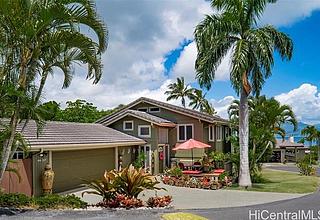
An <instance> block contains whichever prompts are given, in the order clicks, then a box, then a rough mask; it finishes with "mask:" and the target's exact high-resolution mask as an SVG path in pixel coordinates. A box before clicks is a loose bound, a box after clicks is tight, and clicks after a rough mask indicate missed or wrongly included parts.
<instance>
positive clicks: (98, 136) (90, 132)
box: [0, 119, 144, 147]
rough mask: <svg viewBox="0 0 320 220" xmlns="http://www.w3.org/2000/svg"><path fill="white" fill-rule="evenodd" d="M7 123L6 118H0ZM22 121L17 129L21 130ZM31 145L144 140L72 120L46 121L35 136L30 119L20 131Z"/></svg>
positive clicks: (128, 142) (124, 143) (35, 129)
mask: <svg viewBox="0 0 320 220" xmlns="http://www.w3.org/2000/svg"><path fill="white" fill-rule="evenodd" d="M0 120H1V122H5V124H8V122H9V121H8V120H5V119H0ZM21 129H22V123H21V124H19V126H18V128H17V131H18V132H21ZM22 134H23V136H24V137H25V139H26V140H27V141H28V142H29V144H30V145H31V147H33V146H40V145H43V146H44V145H79V144H80V145H81V144H83V145H84V144H88V145H90V144H112V143H119V144H123V145H130V144H131V143H140V144H143V143H144V141H143V140H141V139H139V138H136V137H133V136H130V135H127V134H124V133H122V132H120V131H117V130H114V129H112V128H108V127H105V126H103V125H101V124H94V123H72V122H56V121H48V122H46V124H45V126H44V127H43V130H42V131H41V133H40V135H39V137H37V126H36V123H35V121H33V120H31V121H30V122H29V123H28V124H27V126H26V127H25V129H24V131H23V132H22Z"/></svg>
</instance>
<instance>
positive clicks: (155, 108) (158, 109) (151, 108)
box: [149, 107, 160, 113]
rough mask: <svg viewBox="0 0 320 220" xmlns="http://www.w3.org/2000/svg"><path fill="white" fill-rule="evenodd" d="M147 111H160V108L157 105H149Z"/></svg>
mask: <svg viewBox="0 0 320 220" xmlns="http://www.w3.org/2000/svg"><path fill="white" fill-rule="evenodd" d="M149 112H150V113H156V112H160V108H159V107H150V108H149Z"/></svg>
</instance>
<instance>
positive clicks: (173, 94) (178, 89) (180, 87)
mask: <svg viewBox="0 0 320 220" xmlns="http://www.w3.org/2000/svg"><path fill="white" fill-rule="evenodd" d="M168 89H169V90H168V91H166V92H165V93H164V94H166V95H168V98H167V101H169V100H172V99H181V104H182V106H183V107H184V108H185V107H186V98H190V97H191V95H192V93H193V88H191V87H190V86H189V85H185V82H184V77H180V78H177V82H175V83H171V84H169V85H168Z"/></svg>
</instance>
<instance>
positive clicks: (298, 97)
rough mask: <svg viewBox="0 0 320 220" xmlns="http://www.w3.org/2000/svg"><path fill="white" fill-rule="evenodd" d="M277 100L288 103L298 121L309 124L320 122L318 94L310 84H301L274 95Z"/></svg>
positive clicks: (319, 96)
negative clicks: (286, 91)
mask: <svg viewBox="0 0 320 220" xmlns="http://www.w3.org/2000/svg"><path fill="white" fill-rule="evenodd" d="M275 98H276V99H277V100H278V101H279V102H281V103H283V104H287V105H290V106H291V107H292V109H293V111H294V112H295V114H296V116H297V119H298V120H299V121H302V122H305V123H311V124H317V123H320V94H319V92H318V88H317V87H316V86H314V85H311V84H308V83H306V84H302V85H301V86H300V87H299V88H296V89H293V90H291V91H289V92H288V93H282V94H280V95H277V96H276V97H275Z"/></svg>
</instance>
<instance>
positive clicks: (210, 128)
mask: <svg viewBox="0 0 320 220" xmlns="http://www.w3.org/2000/svg"><path fill="white" fill-rule="evenodd" d="M209 141H214V126H213V125H210V126H209Z"/></svg>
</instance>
